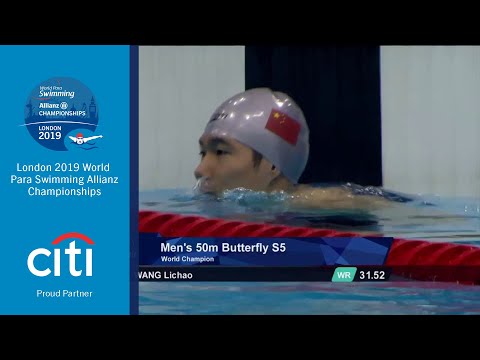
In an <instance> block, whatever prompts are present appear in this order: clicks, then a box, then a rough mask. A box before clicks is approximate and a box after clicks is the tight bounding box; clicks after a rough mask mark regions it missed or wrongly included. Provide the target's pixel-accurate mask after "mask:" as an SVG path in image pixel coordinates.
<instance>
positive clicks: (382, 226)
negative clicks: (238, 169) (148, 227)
mask: <svg viewBox="0 0 480 360" xmlns="http://www.w3.org/2000/svg"><path fill="white" fill-rule="evenodd" d="M399 195H400V196H406V197H408V198H409V199H411V201H408V202H405V203H401V206H397V207H394V208H392V209H388V210H382V211H377V212H369V213H365V212H358V211H341V212H340V211H326V210H321V211H319V210H317V211H307V210H305V211H299V210H298V209H296V210H295V211H292V209H289V208H288V207H287V206H285V202H284V201H282V199H281V198H276V197H273V198H265V197H264V196H258V194H254V193H249V192H240V193H239V192H232V193H230V194H227V196H226V199H225V200H223V201H212V200H211V199H208V198H201V197H195V196H193V195H192V192H191V190H190V189H173V190H156V191H146V192H141V193H140V196H139V203H140V210H152V211H160V212H169V213H178V214H183V215H200V216H204V217H217V218H218V217H219V218H224V219H231V220H241V221H255V222H264V223H270V224H286V225H292V226H308V227H318V228H329V229H334V230H340V231H345V230H346V231H352V232H356V233H365V234H368V233H378V232H381V233H383V234H384V235H385V236H393V237H400V238H403V239H423V240H428V241H431V242H455V243H461V244H472V245H474V246H480V199H473V198H446V197H439V196H424V195H415V196H413V195H409V194H399ZM139 287H140V289H139V290H140V293H139V313H140V314H480V291H478V290H479V289H478V286H465V285H458V284H453V283H440V282H419V281H405V282H386V283H342V284H339V283H324V282H322V283H320V282H316V283H312V282H309V283H305V282H303V283H302V282H295V283H293V282H288V283H278V282H255V283H243V282H228V283H227V282H208V283H207V282H140V284H139Z"/></svg>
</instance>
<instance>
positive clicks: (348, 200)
mask: <svg viewBox="0 0 480 360" xmlns="http://www.w3.org/2000/svg"><path fill="white" fill-rule="evenodd" d="M292 202H293V203H294V204H296V205H299V206H307V207H320V208H332V209H363V210H375V209H378V208H382V207H390V206H392V201H390V200H388V199H385V198H382V197H378V196H371V195H357V194H354V193H353V192H352V191H351V190H350V189H348V188H345V187H342V186H329V187H313V186H310V185H303V184H302V185H297V186H296V187H295V190H294V191H293V192H292Z"/></svg>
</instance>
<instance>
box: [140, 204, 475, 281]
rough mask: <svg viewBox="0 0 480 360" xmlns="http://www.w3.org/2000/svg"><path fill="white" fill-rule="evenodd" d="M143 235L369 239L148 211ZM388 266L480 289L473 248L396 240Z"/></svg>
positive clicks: (399, 272)
mask: <svg viewBox="0 0 480 360" xmlns="http://www.w3.org/2000/svg"><path fill="white" fill-rule="evenodd" d="M139 232H150V233H151V232H154V233H159V234H161V235H162V236H165V237H177V236H184V237H209V236H211V237H355V236H365V235H360V234H356V233H353V232H341V231H335V230H330V229H315V228H308V227H294V226H287V225H272V224H262V223H253V222H245V221H233V220H224V219H211V218H203V217H201V216H196V215H180V214H172V213H161V212H157V211H146V210H141V211H140V212H139ZM369 236H370V235H369ZM377 236H382V235H381V234H380V235H377ZM385 265H386V266H390V267H392V268H393V272H394V274H396V275H399V276H402V277H406V278H410V279H414V280H424V281H445V282H456V283H461V284H468V285H480V247H477V246H473V245H463V244H452V243H438V242H428V241H425V240H406V239H399V238H395V239H394V240H393V243H392V246H391V248H390V252H389V253H388V256H387V259H386V261H385Z"/></svg>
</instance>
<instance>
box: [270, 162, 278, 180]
mask: <svg viewBox="0 0 480 360" xmlns="http://www.w3.org/2000/svg"><path fill="white" fill-rule="evenodd" d="M271 171H272V175H273V178H276V177H277V176H278V175H280V170H278V169H277V167H276V166H275V165H272V168H271Z"/></svg>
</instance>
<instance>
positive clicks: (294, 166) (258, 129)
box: [204, 88, 310, 183]
mask: <svg viewBox="0 0 480 360" xmlns="http://www.w3.org/2000/svg"><path fill="white" fill-rule="evenodd" d="M204 134H209V135H213V136H218V137H230V138H233V139H235V140H237V141H239V142H241V143H242V144H244V145H246V146H248V147H250V148H252V149H254V150H255V151H257V152H258V153H260V154H262V155H263V156H264V157H265V158H266V159H267V160H269V161H270V162H271V163H272V164H273V165H275V166H276V167H277V168H278V169H279V170H280V171H281V172H282V174H283V175H285V177H287V178H288V179H289V180H290V181H292V182H293V183H297V182H298V179H299V178H300V176H301V175H302V173H303V171H304V170H305V166H306V165H307V160H308V154H309V149H310V146H309V129H308V125H307V122H306V121H305V117H304V115H303V112H302V110H301V109H300V107H299V106H298V105H297V104H296V103H295V101H294V100H293V99H292V98H291V97H289V96H288V95H286V94H284V93H281V92H273V91H272V90H270V89H269V88H256V89H251V90H247V91H244V92H241V93H239V94H237V95H234V96H232V97H231V98H229V99H228V100H226V101H225V102H224V103H222V104H221V105H220V106H219V107H218V108H217V109H216V110H215V112H214V113H213V115H212V116H211V118H210V121H209V122H208V124H207V126H206V128H205V131H204Z"/></svg>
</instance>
